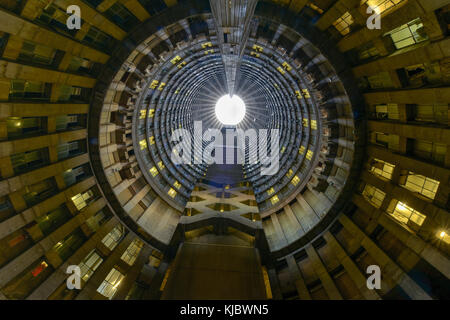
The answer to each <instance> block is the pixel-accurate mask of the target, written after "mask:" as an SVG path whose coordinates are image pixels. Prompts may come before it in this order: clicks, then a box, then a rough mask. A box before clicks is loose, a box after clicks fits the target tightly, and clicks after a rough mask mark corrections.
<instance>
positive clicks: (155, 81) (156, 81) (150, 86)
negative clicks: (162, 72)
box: [149, 80, 159, 89]
mask: <svg viewBox="0 0 450 320" xmlns="http://www.w3.org/2000/svg"><path fill="white" fill-rule="evenodd" d="M158 83H159V81H158V80H153V81H152V83H150V85H149V88H150V89H156V87H157V86H158Z"/></svg>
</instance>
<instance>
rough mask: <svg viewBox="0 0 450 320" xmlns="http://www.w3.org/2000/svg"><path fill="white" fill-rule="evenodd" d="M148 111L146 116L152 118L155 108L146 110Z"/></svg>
mask: <svg viewBox="0 0 450 320" xmlns="http://www.w3.org/2000/svg"><path fill="white" fill-rule="evenodd" d="M148 111H149V113H148V117H149V118H153V116H154V115H155V109H150V110H148Z"/></svg>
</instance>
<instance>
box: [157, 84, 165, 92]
mask: <svg viewBox="0 0 450 320" xmlns="http://www.w3.org/2000/svg"><path fill="white" fill-rule="evenodd" d="M165 86H166V83H165V82H161V84H160V85H159V87H158V90H159V91H161V90H162V89H164V87H165Z"/></svg>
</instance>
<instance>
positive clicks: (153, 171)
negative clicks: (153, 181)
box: [149, 167, 158, 177]
mask: <svg viewBox="0 0 450 320" xmlns="http://www.w3.org/2000/svg"><path fill="white" fill-rule="evenodd" d="M149 171H150V173H151V174H152V176H154V177H156V175H157V174H158V169H156V167H151V168H150V170H149Z"/></svg>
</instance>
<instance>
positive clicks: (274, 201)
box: [270, 195, 280, 204]
mask: <svg viewBox="0 0 450 320" xmlns="http://www.w3.org/2000/svg"><path fill="white" fill-rule="evenodd" d="M279 201H280V199H279V198H278V196H277V195H274V196H273V197H272V198H270V202H271V203H272V204H275V203H277V202H279Z"/></svg>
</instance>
